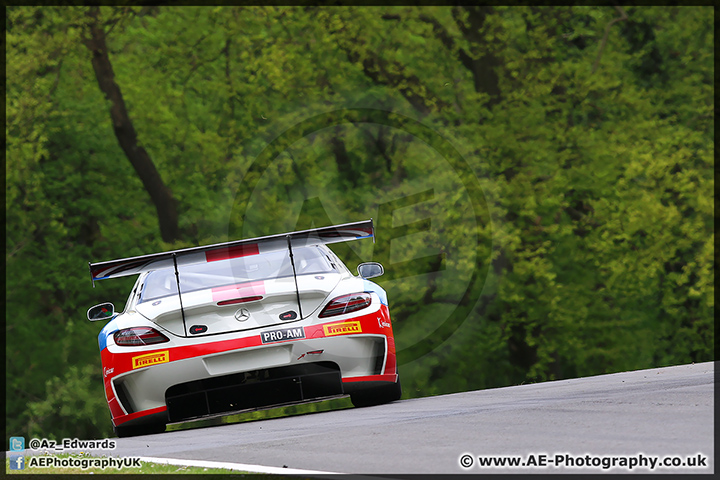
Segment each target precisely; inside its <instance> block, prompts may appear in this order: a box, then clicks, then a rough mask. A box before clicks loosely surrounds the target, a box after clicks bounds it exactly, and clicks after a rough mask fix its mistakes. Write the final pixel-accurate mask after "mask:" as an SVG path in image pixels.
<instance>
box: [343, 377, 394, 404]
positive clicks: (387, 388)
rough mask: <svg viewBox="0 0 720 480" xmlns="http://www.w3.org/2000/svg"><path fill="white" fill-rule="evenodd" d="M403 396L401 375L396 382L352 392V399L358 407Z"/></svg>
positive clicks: (387, 401)
mask: <svg viewBox="0 0 720 480" xmlns="http://www.w3.org/2000/svg"><path fill="white" fill-rule="evenodd" d="M401 396H402V387H401V386H400V377H398V379H397V382H395V383H391V384H389V385H383V386H381V387H375V388H371V389H368V390H359V391H357V392H354V393H351V394H350V401H351V402H352V404H353V405H354V406H356V407H371V406H373V405H382V404H383V403H390V402H394V401H395V400H400V397H401Z"/></svg>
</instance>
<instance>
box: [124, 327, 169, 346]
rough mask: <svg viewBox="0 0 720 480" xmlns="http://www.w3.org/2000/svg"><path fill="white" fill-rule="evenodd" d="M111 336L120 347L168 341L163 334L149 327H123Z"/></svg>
mask: <svg viewBox="0 0 720 480" xmlns="http://www.w3.org/2000/svg"><path fill="white" fill-rule="evenodd" d="M113 338H114V339H115V344H116V345H120V346H121V347H139V346H143V345H154V344H156V343H165V342H169V341H170V339H169V338H167V337H166V336H165V335H163V334H162V333H160V332H158V331H157V330H155V329H154V328H150V327H132V328H124V329H122V330H118V331H117V332H115V335H113Z"/></svg>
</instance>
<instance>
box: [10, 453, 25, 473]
mask: <svg viewBox="0 0 720 480" xmlns="http://www.w3.org/2000/svg"><path fill="white" fill-rule="evenodd" d="M24 469H25V457H23V456H22V455H10V470H24Z"/></svg>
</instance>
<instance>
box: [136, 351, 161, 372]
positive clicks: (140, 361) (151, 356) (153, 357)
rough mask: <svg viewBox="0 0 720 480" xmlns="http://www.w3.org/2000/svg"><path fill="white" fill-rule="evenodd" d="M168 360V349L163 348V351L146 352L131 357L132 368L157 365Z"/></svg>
mask: <svg viewBox="0 0 720 480" xmlns="http://www.w3.org/2000/svg"><path fill="white" fill-rule="evenodd" d="M169 361H170V351H169V350H165V351H164V352H155V353H147V354H145V355H140V356H137V357H133V358H132V368H133V370H134V369H136V368H141V367H149V366H150V365H157V364H158V363H167V362H169Z"/></svg>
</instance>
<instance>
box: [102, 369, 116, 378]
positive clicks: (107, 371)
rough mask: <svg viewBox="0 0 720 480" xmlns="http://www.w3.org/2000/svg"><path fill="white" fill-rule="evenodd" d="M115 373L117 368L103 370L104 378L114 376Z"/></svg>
mask: <svg viewBox="0 0 720 480" xmlns="http://www.w3.org/2000/svg"><path fill="white" fill-rule="evenodd" d="M114 371H115V367H113V368H103V377H107V376H108V375H112V373H113V372H114Z"/></svg>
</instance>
